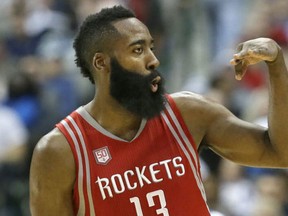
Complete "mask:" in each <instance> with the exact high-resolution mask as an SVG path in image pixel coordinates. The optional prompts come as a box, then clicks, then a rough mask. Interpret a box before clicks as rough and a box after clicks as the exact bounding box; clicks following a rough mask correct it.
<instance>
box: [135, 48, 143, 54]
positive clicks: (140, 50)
mask: <svg viewBox="0 0 288 216" xmlns="http://www.w3.org/2000/svg"><path fill="white" fill-rule="evenodd" d="M133 52H135V53H137V54H141V53H142V52H143V48H142V47H137V48H135V49H134V50H133Z"/></svg>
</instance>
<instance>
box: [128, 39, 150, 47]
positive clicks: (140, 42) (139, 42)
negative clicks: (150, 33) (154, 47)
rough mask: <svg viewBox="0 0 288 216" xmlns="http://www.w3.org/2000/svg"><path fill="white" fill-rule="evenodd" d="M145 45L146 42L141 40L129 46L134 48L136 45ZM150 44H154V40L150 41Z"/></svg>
mask: <svg viewBox="0 0 288 216" xmlns="http://www.w3.org/2000/svg"><path fill="white" fill-rule="evenodd" d="M145 43H146V41H145V40H143V39H140V40H136V41H133V42H132V43H130V44H129V47H131V46H134V45H136V44H141V45H143V44H145ZM150 43H151V44H154V40H153V39H151V40H150Z"/></svg>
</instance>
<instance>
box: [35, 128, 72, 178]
mask: <svg viewBox="0 0 288 216" xmlns="http://www.w3.org/2000/svg"><path fill="white" fill-rule="evenodd" d="M74 173H75V162H74V158H73V154H72V150H71V148H70V146H69V143H68V141H67V140H66V138H65V136H64V135H63V134H62V133H61V132H60V131H59V129H57V128H55V129H53V130H52V131H51V132H49V133H48V134H46V135H45V136H43V137H42V138H41V139H40V140H39V142H38V143H37V144H36V146H35V148H34V151H33V156H32V162H31V175H32V176H35V175H34V174H36V176H37V175H38V174H40V175H43V176H46V175H48V176H49V177H53V176H54V177H55V178H57V176H58V175H60V176H64V175H65V176H66V177H67V178H68V177H73V175H74ZM66 174H67V175H66ZM72 174H73V175H72ZM38 177H40V176H38Z"/></svg>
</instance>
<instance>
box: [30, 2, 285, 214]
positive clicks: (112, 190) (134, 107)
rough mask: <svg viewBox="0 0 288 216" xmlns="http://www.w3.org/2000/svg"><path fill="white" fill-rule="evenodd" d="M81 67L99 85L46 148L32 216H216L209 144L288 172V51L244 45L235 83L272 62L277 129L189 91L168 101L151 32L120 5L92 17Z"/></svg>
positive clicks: (33, 177) (36, 172)
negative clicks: (206, 156) (203, 161)
mask: <svg viewBox="0 0 288 216" xmlns="http://www.w3.org/2000/svg"><path fill="white" fill-rule="evenodd" d="M74 48H75V51H76V64H77V65H78V66H79V67H80V69H81V72H82V73H83V75H84V76H85V77H88V78H89V79H90V81H92V83H95V86H97V91H96V93H95V97H94V99H93V100H92V101H91V102H90V103H88V104H86V105H85V106H82V107H80V108H79V109H77V110H76V111H75V112H73V113H72V114H71V115H69V116H68V117H67V118H65V119H64V120H63V121H61V122H60V123H59V124H57V127H56V128H55V129H54V130H53V131H51V132H50V133H49V134H47V135H45V136H44V137H43V138H42V139H41V140H40V141H39V143H38V144H37V146H36V148H35V150H34V153H33V159H32V164H31V174H30V195H31V197H30V199H31V211H32V215H33V216H34V215H36V216H37V215H41V216H44V215H53V216H54V215H61V216H65V215H97V216H99V215H106V216H108V215H109V216H112V215H117V216H119V215H125V216H127V215H129V216H130V215H138V216H141V215H149V216H150V215H165V216H167V215H193V216H206V215H210V213H209V209H208V207H207V205H206V201H205V199H206V198H205V192H204V189H203V185H202V181H201V177H200V171H199V169H200V165H199V158H198V154H197V149H199V146H200V143H201V141H203V140H205V143H207V145H208V147H210V148H211V149H213V150H214V151H215V152H217V153H218V154H219V155H221V156H222V157H225V158H227V159H229V160H231V161H234V162H237V163H240V164H243V165H248V166H262V167H288V157H287V155H288V145H287V143H286V141H287V140H288V133H287V122H288V121H287V120H288V112H287V107H288V98H287V97H288V77H287V75H288V73H287V69H286V67H285V63H284V59H283V55H282V51H281V49H280V47H279V46H278V45H277V44H276V43H275V42H274V41H273V40H271V39H267V38H259V39H255V40H251V41H247V42H245V43H243V44H241V45H240V46H239V50H238V51H239V53H237V54H235V55H234V57H233V59H232V60H231V64H233V65H235V71H236V78H237V79H239V80H240V79H241V78H242V77H243V76H244V73H245V70H246V68H247V66H248V65H251V64H256V63H258V62H260V61H266V63H267V65H268V67H269V74H270V83H271V87H270V88H271V90H270V112H269V130H266V129H264V128H262V127H259V126H256V125H253V124H250V123H248V122H244V121H242V120H240V119H238V118H236V117H235V116H234V115H232V114H231V113H230V112H229V111H228V110H227V109H225V108H224V107H223V106H221V105H219V104H215V103H213V102H211V101H208V100H206V99H205V98H203V97H201V96H199V95H196V94H193V93H189V92H180V93H175V94H171V95H168V94H165V93H164V90H163V85H162V79H161V75H160V74H159V73H158V72H157V71H156V68H157V67H158V66H159V61H158V59H157V58H156V57H155V55H154V53H153V48H154V44H153V39H152V37H151V35H150V33H149V31H148V29H147V27H146V26H145V25H144V24H143V23H141V22H140V21H139V20H138V19H137V18H135V17H134V15H133V13H131V12H130V11H129V10H127V9H125V8H123V7H121V6H117V7H113V8H107V9H103V10H102V11H101V12H99V13H98V14H94V15H91V16H89V17H88V18H87V19H86V20H85V21H84V23H83V24H82V26H81V28H80V31H79V33H78V35H77V37H76V39H75V42H74Z"/></svg>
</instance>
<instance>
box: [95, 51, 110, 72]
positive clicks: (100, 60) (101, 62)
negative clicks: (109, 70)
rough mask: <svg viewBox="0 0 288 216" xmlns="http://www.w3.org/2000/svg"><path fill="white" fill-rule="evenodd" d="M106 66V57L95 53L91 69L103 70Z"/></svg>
mask: <svg viewBox="0 0 288 216" xmlns="http://www.w3.org/2000/svg"><path fill="white" fill-rule="evenodd" d="M106 66H107V57H106V55H105V54H103V53H95V55H94V57H93V67H94V68H95V69H96V70H103V69H104V68H105V67H106Z"/></svg>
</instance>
